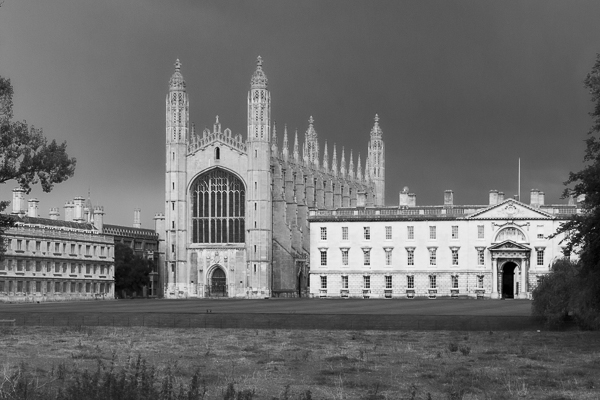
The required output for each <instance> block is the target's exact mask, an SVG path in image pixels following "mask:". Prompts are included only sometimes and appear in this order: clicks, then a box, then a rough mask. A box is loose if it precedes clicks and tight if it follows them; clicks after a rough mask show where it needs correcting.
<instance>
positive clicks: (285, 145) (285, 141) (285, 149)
mask: <svg viewBox="0 0 600 400" xmlns="http://www.w3.org/2000/svg"><path fill="white" fill-rule="evenodd" d="M289 153H290V150H289V148H288V134H287V125H284V126H283V150H282V155H283V159H284V160H285V161H287V159H288V157H289Z"/></svg>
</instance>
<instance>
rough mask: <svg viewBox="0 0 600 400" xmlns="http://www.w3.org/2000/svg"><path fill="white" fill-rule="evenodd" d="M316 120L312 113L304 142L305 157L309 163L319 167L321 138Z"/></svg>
mask: <svg viewBox="0 0 600 400" xmlns="http://www.w3.org/2000/svg"><path fill="white" fill-rule="evenodd" d="M314 122H315V120H314V119H313V117H312V115H311V116H310V118H309V119H308V129H307V130H306V133H305V134H304V143H305V146H304V147H305V149H306V155H305V158H306V160H307V162H308V164H309V165H312V166H314V167H315V168H319V139H318V136H317V132H316V131H315V127H314V125H313V124H314Z"/></svg>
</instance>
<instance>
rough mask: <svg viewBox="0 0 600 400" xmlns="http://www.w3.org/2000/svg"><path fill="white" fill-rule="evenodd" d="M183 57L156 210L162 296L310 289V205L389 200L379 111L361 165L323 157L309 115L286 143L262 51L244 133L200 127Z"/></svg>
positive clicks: (172, 92) (173, 90) (173, 84)
mask: <svg viewBox="0 0 600 400" xmlns="http://www.w3.org/2000/svg"><path fill="white" fill-rule="evenodd" d="M180 69H181V64H180V63H179V60H177V62H176V63H175V73H174V74H173V75H172V77H171V79H170V81H169V93H168V94H167V98H166V176H165V185H166V186H165V215H164V216H160V215H159V216H157V231H158V232H159V235H160V236H161V238H160V239H161V247H163V249H161V250H163V251H161V253H162V254H164V260H161V261H162V262H161V264H162V265H163V267H164V271H163V274H162V276H163V278H162V279H163V287H164V296H165V297H167V298H178V297H218V296H222V297H241V298H265V297H270V296H300V295H304V294H306V293H307V292H308V290H307V285H308V271H309V268H310V267H309V265H308V261H309V254H308V253H309V248H310V246H309V238H310V235H309V232H308V230H309V228H308V222H307V216H308V211H309V209H311V210H332V209H336V208H338V207H356V206H383V205H384V198H385V159H384V143H383V140H382V131H381V129H380V127H379V122H378V121H379V118H378V117H377V116H375V123H374V126H373V128H372V130H371V135H370V140H369V143H368V155H367V159H366V162H365V167H364V169H363V166H362V163H361V160H360V155H359V156H358V160H357V164H356V168H355V166H354V165H355V164H354V157H353V154H352V151H350V154H349V161H348V164H347V162H346V154H345V152H344V150H343V148H342V151H341V155H340V161H339V162H338V154H337V149H336V147H335V146H334V147H333V151H332V158H331V159H330V158H329V153H328V148H327V143H325V146H324V148H323V153H322V154H321V152H320V150H319V142H318V137H317V132H316V131H315V127H314V121H313V119H312V117H310V119H309V120H308V129H307V130H306V132H305V135H304V143H303V145H302V147H300V145H299V142H298V133H297V132H296V134H295V136H294V142H293V144H292V145H291V146H290V143H289V141H288V132H287V129H284V132H283V141H282V143H281V145H279V144H278V141H277V132H276V127H275V125H274V124H273V125H272V123H271V95H270V92H269V90H268V87H267V77H266V75H265V73H264V71H263V68H262V60H261V58H260V57H258V60H257V65H256V70H255V71H254V74H253V75H252V79H251V81H250V91H249V92H248V130H247V136H246V137H245V138H244V137H242V135H241V134H233V133H232V132H231V130H230V129H222V128H221V124H220V122H219V118H218V117H217V118H216V122H215V123H214V125H213V130H212V131H210V130H209V129H204V131H203V132H201V133H197V132H195V130H194V127H193V125H191V126H190V122H189V113H188V112H189V98H188V93H187V92H186V85H185V81H184V79H183V76H182V75H181V72H180Z"/></svg>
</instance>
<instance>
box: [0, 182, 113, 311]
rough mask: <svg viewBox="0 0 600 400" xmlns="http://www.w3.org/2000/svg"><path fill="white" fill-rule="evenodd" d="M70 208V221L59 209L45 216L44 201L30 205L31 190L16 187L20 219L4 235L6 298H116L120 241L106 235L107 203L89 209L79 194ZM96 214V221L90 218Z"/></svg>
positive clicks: (0, 294) (2, 289)
mask: <svg viewBox="0 0 600 400" xmlns="http://www.w3.org/2000/svg"><path fill="white" fill-rule="evenodd" d="M65 210H66V211H67V212H68V213H69V216H68V217H69V219H68V220H64V221H63V220H59V219H58V217H59V211H58V208H52V209H50V218H41V217H39V216H38V200H36V199H31V200H29V201H28V203H27V206H26V205H25V191H24V190H23V189H20V188H17V189H14V190H13V201H12V215H13V216H14V218H15V221H16V222H15V226H14V227H12V228H10V229H8V230H7V231H6V232H5V235H4V238H5V246H6V249H7V251H6V253H5V255H4V258H3V260H2V261H1V262H0V301H12V302H20V301H21V302H22V301H30V302H41V301H61V300H91V299H110V298H114V242H113V238H112V237H109V236H105V235H103V234H102V222H103V215H104V211H103V209H102V207H95V208H94V209H89V208H87V207H85V203H84V199H83V198H81V197H78V198H76V199H75V201H73V202H68V203H67V205H66V206H65ZM86 213H87V214H86ZM91 215H93V219H94V221H95V224H96V225H94V224H92V223H90V222H88V221H87V219H86V218H91V217H90V216H91Z"/></svg>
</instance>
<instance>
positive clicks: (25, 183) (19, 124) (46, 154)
mask: <svg viewBox="0 0 600 400" xmlns="http://www.w3.org/2000/svg"><path fill="white" fill-rule="evenodd" d="M12 97H13V88H12V85H11V83H10V79H5V78H3V77H0V183H5V182H7V181H10V180H16V181H17V183H18V184H19V185H20V186H21V187H22V188H23V189H25V190H26V191H27V193H29V192H30V191H31V185H34V184H37V183H39V184H40V185H41V186H42V189H43V190H44V192H49V191H51V190H52V188H53V186H54V184H56V183H60V182H63V181H65V180H66V179H68V178H70V177H72V176H73V173H74V172H75V164H76V160H75V159H74V158H69V156H68V155H67V152H66V150H67V144H66V142H63V143H61V144H58V143H56V140H52V141H51V142H48V139H47V138H46V137H45V136H44V135H43V133H42V130H41V129H38V128H35V127H33V126H29V125H27V122H25V121H13V120H12V119H13V101H12Z"/></svg>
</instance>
